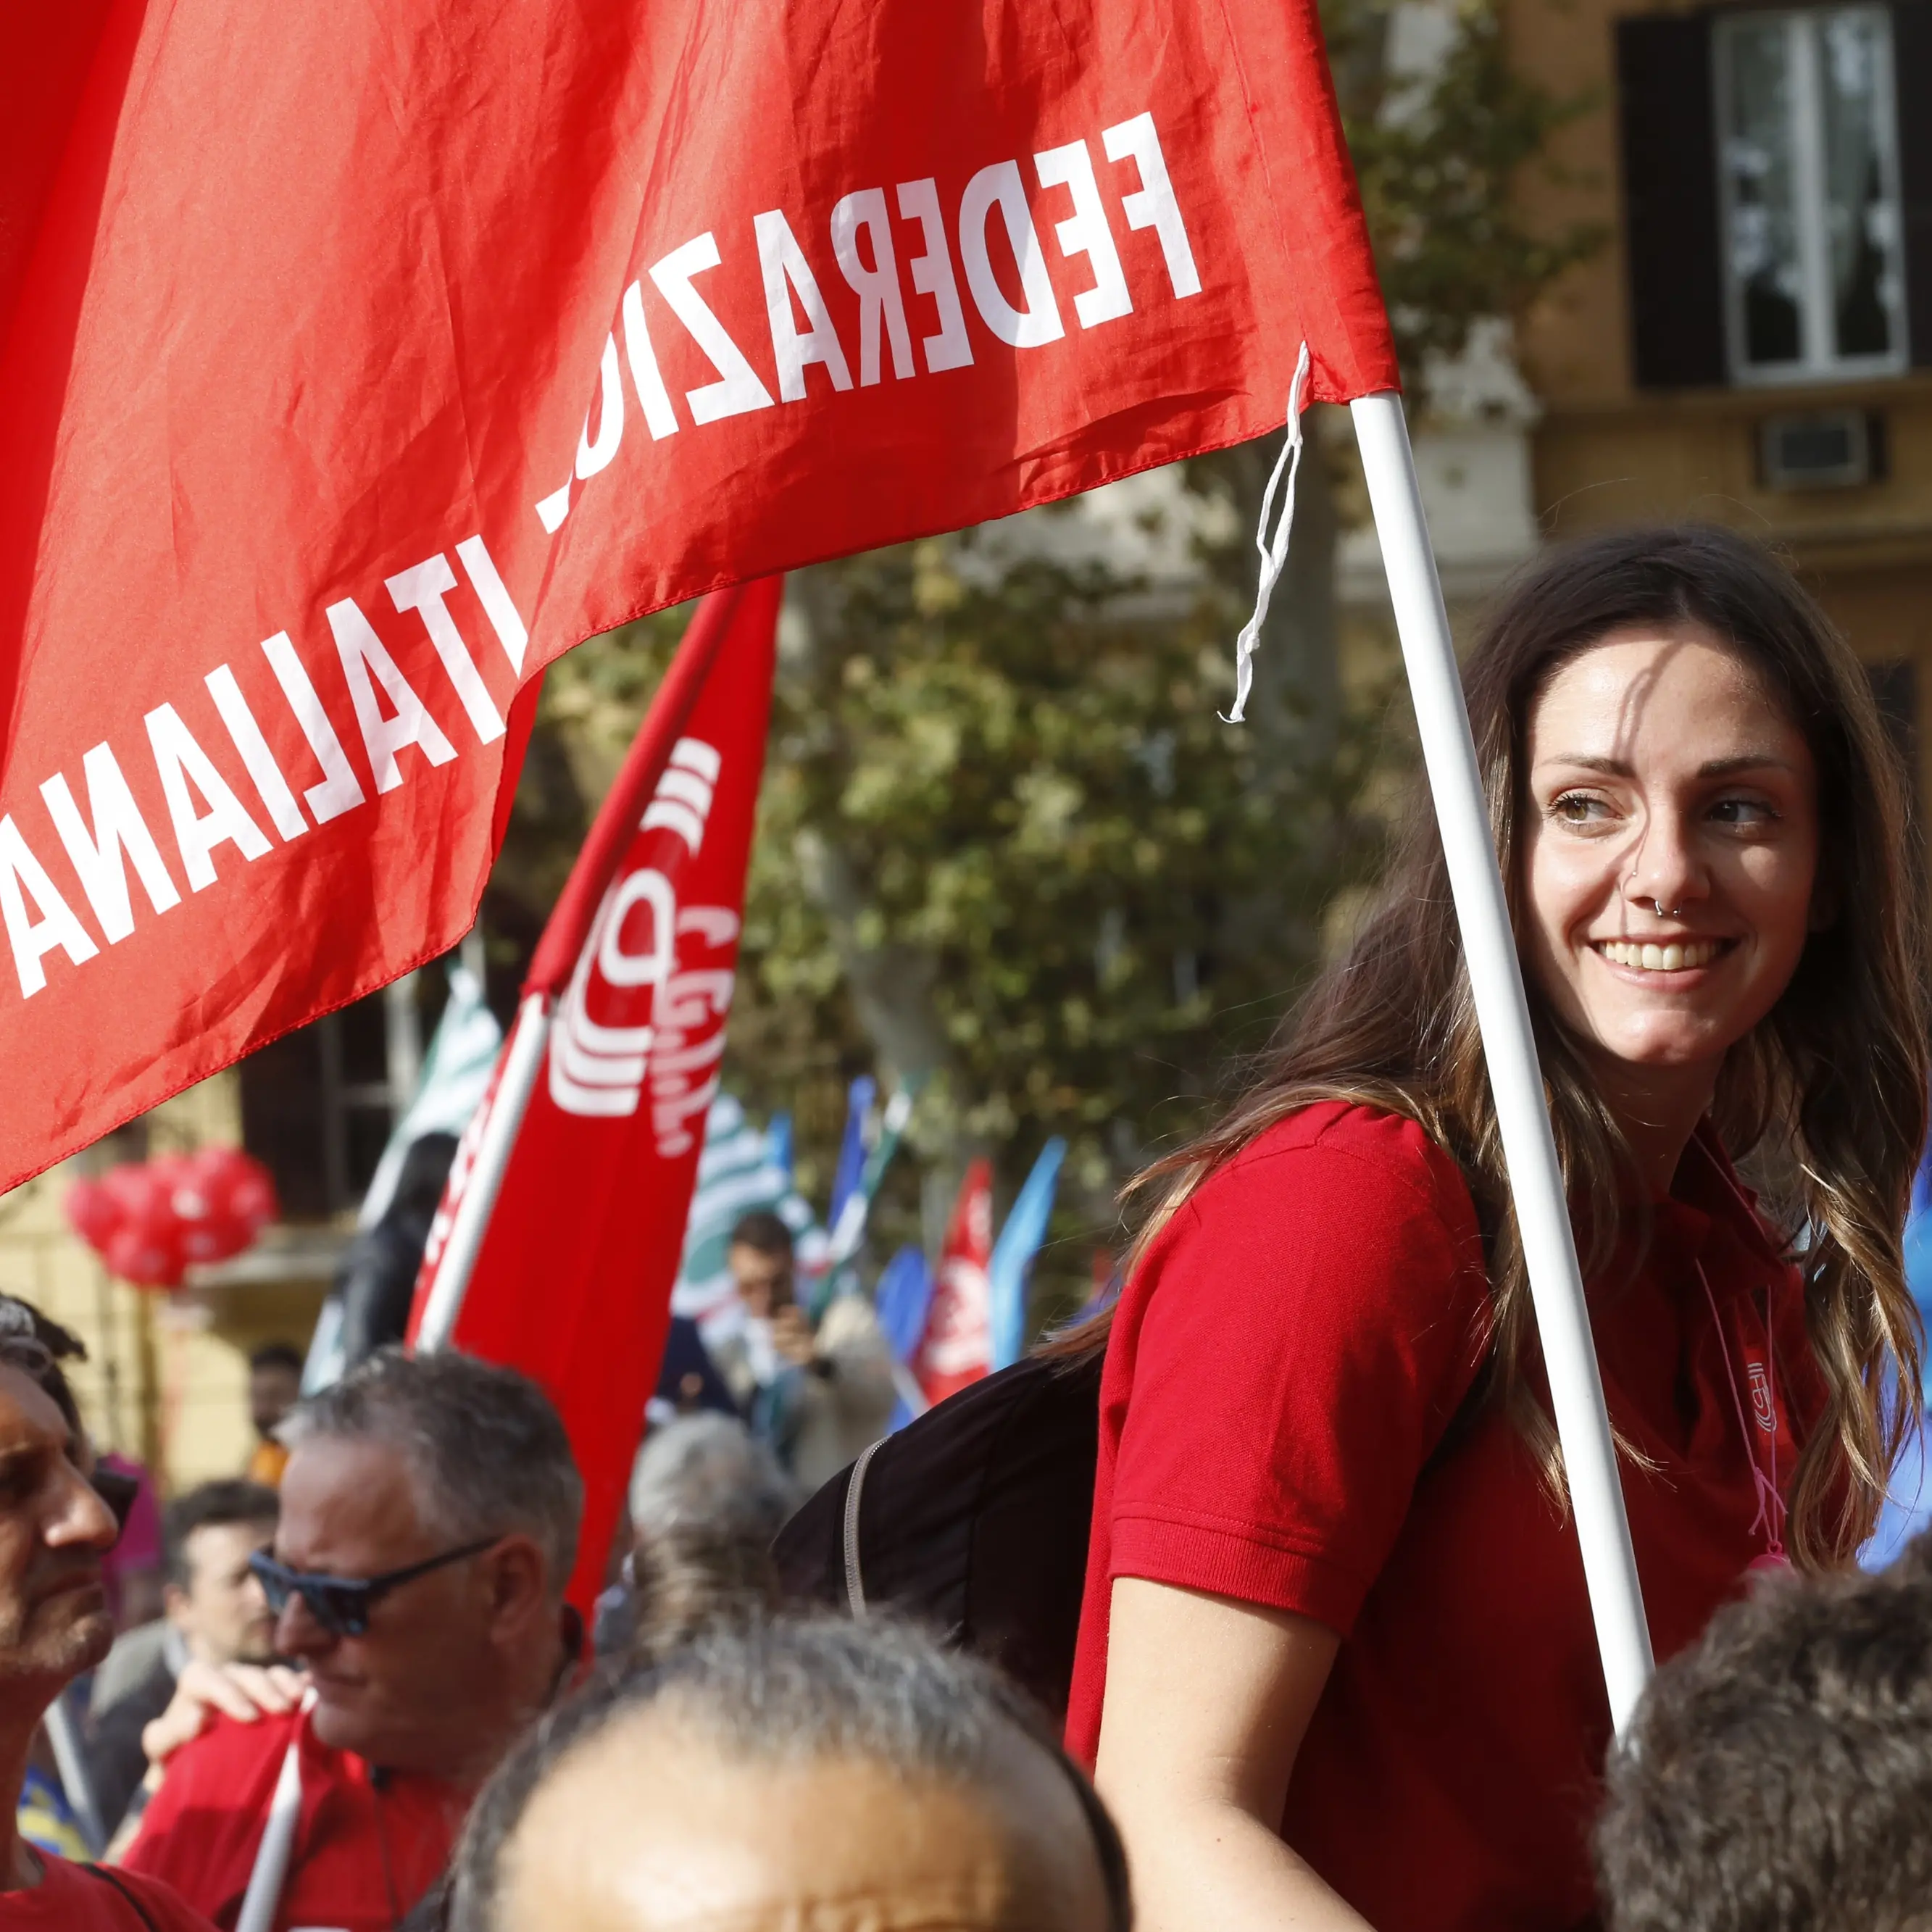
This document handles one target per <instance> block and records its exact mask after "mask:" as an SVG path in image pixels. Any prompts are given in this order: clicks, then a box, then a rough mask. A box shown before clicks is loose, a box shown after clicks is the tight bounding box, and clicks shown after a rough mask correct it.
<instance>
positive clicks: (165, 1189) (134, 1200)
mask: <svg viewBox="0 0 1932 1932" xmlns="http://www.w3.org/2000/svg"><path fill="white" fill-rule="evenodd" d="M101 1187H102V1189H103V1190H104V1192H105V1193H107V1195H108V1196H110V1198H111V1199H112V1200H113V1202H114V1204H115V1206H116V1207H118V1208H119V1209H120V1211H121V1219H122V1220H124V1221H130V1222H136V1221H147V1220H152V1219H153V1218H154V1217H155V1216H157V1215H160V1214H167V1213H169V1211H170V1202H169V1195H170V1194H171V1193H172V1189H170V1188H169V1186H168V1184H167V1183H166V1181H163V1179H162V1178H161V1177H160V1175H157V1174H154V1173H153V1172H151V1171H150V1169H148V1168H147V1167H145V1166H139V1165H137V1164H136V1163H134V1162H133V1161H124V1162H122V1163H121V1165H120V1166H118V1167H110V1169H108V1170H107V1172H106V1173H105V1174H104V1175H102V1176H101Z"/></svg>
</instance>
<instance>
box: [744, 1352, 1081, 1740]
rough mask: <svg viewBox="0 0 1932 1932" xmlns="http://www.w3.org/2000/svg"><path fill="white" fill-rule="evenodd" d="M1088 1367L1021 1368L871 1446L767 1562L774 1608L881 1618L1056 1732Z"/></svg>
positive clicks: (1069, 1670)
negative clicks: (907, 1622) (960, 1654)
mask: <svg viewBox="0 0 1932 1932" xmlns="http://www.w3.org/2000/svg"><path fill="white" fill-rule="evenodd" d="M1101 1362H1102V1355H1101V1353H1100V1352H1099V1351H1095V1352H1094V1353H1092V1354H1091V1355H1088V1356H1086V1357H1085V1358H1079V1359H1076V1360H1067V1359H1065V1358H1050V1357H1049V1358H1041V1357H1038V1356H1034V1357H1031V1358H1028V1359H1027V1360H1025V1361H1019V1362H1016V1363H1015V1364H1013V1367H1010V1368H1007V1369H1002V1370H1000V1372H999V1373H998V1374H997V1375H992V1376H987V1377H986V1378H985V1379H983V1381H980V1382H973V1383H971V1384H969V1385H968V1386H967V1387H966V1388H963V1389H962V1390H961V1391H959V1393H958V1394H956V1395H953V1396H949V1397H947V1400H945V1401H944V1402H942V1403H939V1404H938V1405H937V1406H935V1407H934V1408H932V1409H928V1410H927V1411H926V1413H925V1414H924V1415H922V1416H919V1417H918V1418H916V1420H914V1421H912V1422H910V1423H908V1424H907V1426H906V1427H904V1428H903V1429H901V1430H899V1431H898V1433H896V1434H895V1435H892V1436H886V1437H885V1438H884V1439H883V1440H881V1441H880V1442H874V1444H873V1445H871V1448H868V1449H867V1450H866V1451H865V1452H864V1453H863V1454H862V1455H860V1456H859V1458H858V1459H857V1460H856V1461H855V1462H853V1463H851V1464H850V1466H848V1467H847V1468H845V1469H841V1471H840V1472H838V1475H835V1476H834V1477H833V1478H832V1479H831V1481H829V1482H828V1483H826V1484H825V1485H824V1487H823V1488H822V1489H820V1490H818V1491H817V1493H816V1494H814V1496H811V1498H810V1499H808V1501H807V1502H805V1505H804V1506H803V1507H802V1508H800V1509H799V1511H798V1513H797V1514H796V1515H795V1516H793V1517H792V1519H791V1520H790V1522H789V1523H787V1524H786V1525H785V1526H784V1529H782V1530H781V1531H780V1532H778V1539H777V1541H775V1543H774V1544H773V1545H772V1556H773V1557H774V1559H775V1561H776V1562H777V1565H778V1575H779V1580H780V1582H781V1584H782V1586H783V1588H784V1594H785V1595H786V1596H787V1598H792V1599H793V1600H795V1601H805V1602H808V1603H814V1604H820V1605H829V1606H831V1607H834V1608H835V1609H838V1610H844V1611H847V1613H850V1615H852V1616H865V1615H866V1614H867V1613H868V1612H869V1611H872V1610H877V1609H880V1608H881V1607H885V1606H888V1605H889V1606H890V1607H891V1608H892V1610H895V1611H896V1612H898V1613H901V1614H902V1615H904V1616H910V1617H913V1618H915V1619H917V1620H919V1622H922V1623H925V1624H926V1625H929V1627H931V1628H934V1629H935V1630H937V1631H938V1632H939V1633H940V1634H941V1635H942V1636H943V1637H944V1639H945V1640H946V1641H947V1642H948V1643H954V1644H956V1645H958V1646H959V1648H961V1649H963V1650H966V1651H968V1652H971V1653H973V1654H974V1655H976V1656H979V1657H983V1658H986V1660H987V1661H989V1663H991V1664H995V1665H996V1666H998V1668H999V1669H1001V1670H1003V1671H1004V1672H1005V1673H1006V1674H1007V1676H1009V1677H1010V1678H1012V1679H1013V1680H1014V1681H1015V1682H1016V1683H1018V1684H1019V1685H1022V1686H1023V1687H1024V1688H1025V1689H1026V1690H1027V1691H1030V1692H1031V1694H1032V1695H1033V1696H1034V1698H1035V1699H1037V1700H1038V1702H1039V1703H1040V1704H1041V1705H1042V1706H1044V1707H1045V1708H1046V1709H1047V1710H1048V1711H1049V1712H1052V1713H1053V1714H1054V1715H1055V1716H1056V1717H1058V1718H1064V1716H1065V1715H1066V1712H1067V1697H1068V1693H1069V1691H1070V1687H1071V1685H1072V1683H1073V1649H1074V1644H1075V1642H1076V1639H1077V1638H1078V1637H1079V1632H1080V1601H1081V1597H1082V1593H1083V1592H1084V1591H1085V1587H1086V1580H1087V1544H1088V1534H1089V1532H1090V1530H1091V1526H1092V1523H1093V1514H1094V1471H1095V1467H1096V1465H1097V1462H1098V1460H1099V1457H1100V1369H1101Z"/></svg>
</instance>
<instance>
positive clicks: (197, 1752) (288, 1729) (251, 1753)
mask: <svg viewBox="0 0 1932 1932" xmlns="http://www.w3.org/2000/svg"><path fill="white" fill-rule="evenodd" d="M302 1721H303V1720H302V1713H301V1712H299V1711H290V1712H285V1713H284V1714H282V1715H269V1714H266V1713H265V1714H264V1715H262V1716H261V1717H259V1718H256V1719H255V1720H254V1722H253V1723H251V1724H244V1723H243V1722H242V1721H241V1720H240V1719H239V1718H230V1717H227V1716H225V1715H222V1714H221V1713H219V1712H217V1713H216V1714H215V1715H214V1716H213V1717H211V1718H210V1720H209V1721H208V1728H207V1729H206V1730H204V1731H203V1732H202V1733H201V1735H200V1736H199V1737H197V1738H196V1739H193V1740H192V1741H191V1742H189V1743H187V1744H184V1745H182V1746H181V1749H180V1750H179V1751H176V1752H175V1754H174V1756H173V1757H171V1758H169V1760H168V1767H167V1772H166V1775H165V1776H164V1777H163V1779H162V1781H161V1790H162V1792H163V1793H166V1792H168V1790H169V1787H173V1790H174V1792H175V1793H176V1794H178V1795H182V1796H185V1795H187V1794H188V1793H193V1794H195V1795H196V1796H197V1797H198V1798H199V1799H200V1800H201V1801H202V1802H205V1801H206V1800H207V1799H208V1798H210V1797H226V1796H233V1799H234V1801H235V1802H237V1803H245V1802H247V1801H248V1796H249V1794H251V1793H253V1792H254V1791H255V1790H256V1789H257V1787H258V1786H260V1784H264V1783H266V1784H273V1782H274V1781H275V1778H278V1776H280V1775H281V1767H282V1760H283V1759H284V1757H287V1754H288V1748H289V1745H290V1743H291V1742H293V1740H294V1739H296V1737H297V1736H299V1734H300V1733H301V1731H302ZM311 1750H314V1751H323V1750H326V1747H323V1746H321V1745H315V1744H314V1739H313V1733H311V1738H310V1739H309V1741H308V1745H307V1746H306V1747H305V1750H304V1752H303V1756H304V1758H305V1760H306V1759H307V1758H308V1756H309V1755H310V1754H311Z"/></svg>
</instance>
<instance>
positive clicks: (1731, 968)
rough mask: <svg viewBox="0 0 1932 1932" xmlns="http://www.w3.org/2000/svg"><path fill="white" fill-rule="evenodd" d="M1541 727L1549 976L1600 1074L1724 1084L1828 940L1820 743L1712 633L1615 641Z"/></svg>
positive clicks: (1534, 793)
mask: <svg viewBox="0 0 1932 1932" xmlns="http://www.w3.org/2000/svg"><path fill="white" fill-rule="evenodd" d="M1817 865H1818V804H1817V772H1816V770H1815V769H1814V764H1813V761H1812V757H1811V750H1810V748H1809V747H1808V745H1806V743H1805V739H1804V736H1803V735H1802V733H1800V732H1799V730H1798V728H1797V727H1796V725H1795V724H1793V723H1792V721H1790V718H1788V717H1787V715H1785V713H1784V709H1782V707H1781V706H1780V705H1779V704H1778V702H1777V701H1776V700H1775V699H1774V698H1773V697H1772V695H1771V694H1770V693H1769V691H1767V690H1766V688H1765V687H1764V685H1763V683H1762V682H1761V681H1760V679H1759V676H1758V675H1757V672H1756V671H1755V670H1754V668H1753V667H1752V666H1751V664H1750V663H1749V662H1748V661H1747V660H1746V659H1745V658H1743V657H1742V656H1740V655H1739V654H1738V653H1737V652H1735V651H1733V650H1732V649H1730V648H1729V647H1728V646H1727V645H1725V644H1724V643H1722V642H1721V640H1719V639H1718V637H1716V636H1715V634H1713V633H1712V632H1711V631H1708V630H1706V628H1704V627H1703V625H1699V624H1694V623H1677V624H1673V625H1668V626H1663V627H1654V626H1649V625H1644V626H1637V627H1632V628H1628V629H1624V630H1619V631H1612V632H1611V633H1610V634H1609V635H1608V636H1607V637H1605V638H1604V640H1603V641H1602V642H1601V643H1598V644H1596V645H1595V646H1592V648H1591V649H1588V650H1586V651H1584V652H1582V653H1580V655H1578V656H1577V657H1575V658H1572V659H1571V661H1569V662H1568V664H1565V665H1564V667H1562V669H1561V670H1559V671H1558V672H1557V673H1556V675H1555V676H1553V678H1552V679H1550V682H1549V684H1548V685H1547V687H1546V688H1545V689H1544V692H1543V694H1542V695H1541V697H1540V698H1539V699H1538V700H1537V703H1536V704H1535V707H1534V708H1533V709H1532V712H1531V713H1530V716H1529V810H1528V813H1527V816H1526V838H1525V841H1524V845H1523V867H1524V873H1523V879H1524V883H1525V885H1526V888H1527V890H1526V899H1527V901H1528V905H1529V913H1530V919H1529V928H1530V929H1529V932H1528V933H1527V934H1526V935H1525V937H1526V941H1527V952H1528V965H1529V971H1530V972H1531V974H1532V976H1533V977H1534V978H1535V981H1536V983H1537V985H1538V987H1539V988H1540V989H1541V992H1542V993H1543V995H1544V998H1547V1000H1548V1001H1550V1004H1551V1005H1552V1006H1553V1007H1554V1008H1555V1009H1556V1012H1557V1013H1559V1014H1560V1015H1561V1016H1562V1018H1563V1019H1564V1020H1565V1022H1567V1024H1568V1026H1569V1028H1570V1029H1571V1031H1572V1033H1573V1034H1574V1035H1575V1037H1577V1039H1578V1040H1580V1041H1581V1042H1582V1043H1583V1047H1584V1050H1585V1052H1586V1055H1588V1056H1589V1057H1590V1058H1592V1059H1594V1060H1595V1061H1598V1063H1599V1064H1600V1065H1601V1064H1603V1063H1605V1062H1609V1063H1615V1064H1620V1065H1621V1067H1622V1068H1624V1069H1625V1070H1639V1069H1643V1070H1652V1071H1653V1072H1654V1073H1655V1074H1657V1075H1658V1076H1668V1075H1670V1074H1676V1075H1683V1074H1688V1073H1703V1074H1704V1075H1705V1076H1708V1077H1711V1078H1715V1075H1716V1072H1717V1068H1718V1063H1719V1062H1720V1061H1721V1060H1722V1058H1723V1057H1724V1052H1725V1051H1726V1049H1727V1048H1729V1047H1730V1046H1733V1044H1734V1043H1736V1042H1737V1041H1738V1040H1741V1039H1742V1038H1743V1037H1744V1036H1745V1034H1748V1032H1749V1031H1751V1028H1753V1027H1754V1026H1755V1025H1757V1023H1758V1022H1759V1021H1760V1020H1761V1019H1763V1017H1764V1016H1765V1015H1766V1013H1769V1011H1770V1010H1771V1009H1772V1007H1773V1006H1774V1005H1775V1004H1776V1003H1777V1001H1778V995H1780V994H1781V993H1782V992H1784V989H1785V986H1786V985H1787V983H1788V982H1789V981H1790V978H1791V975H1792V974H1793V971H1795V970H1796V967H1797V965H1798V959H1799V954H1800V953H1802V952H1803V951H1804V950H1805V936H1806V934H1807V932H1808V931H1809V929H1810V926H1811V911H1812V897H1813V887H1814V883H1815V881H1816V877H1817ZM1605 1070H1606V1071H1608V1070H1609V1068H1608V1067H1606V1068H1605Z"/></svg>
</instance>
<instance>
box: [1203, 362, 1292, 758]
mask: <svg viewBox="0 0 1932 1932" xmlns="http://www.w3.org/2000/svg"><path fill="white" fill-rule="evenodd" d="M1307 394H1308V344H1307V343H1305V342H1304V344H1302V345H1301V354H1300V355H1299V356H1297V357H1296V358H1295V380H1294V381H1293V382H1292V383H1290V384H1289V387H1288V440H1287V441H1286V443H1283V445H1282V446H1281V455H1280V456H1279V457H1277V458H1276V460H1275V466H1274V475H1272V476H1271V477H1270V478H1268V488H1267V490H1265V492H1264V493H1262V520H1261V526H1260V528H1259V529H1257V530H1256V532H1255V548H1256V550H1259V552H1260V553H1261V559H1262V571H1261V580H1260V581H1259V583H1257V584H1256V586H1255V614H1254V615H1253V616H1252V617H1250V619H1248V621H1247V622H1246V623H1245V624H1244V625H1242V626H1241V635H1240V636H1239V637H1237V638H1236V639H1235V705H1234V709H1232V710H1231V711H1224V712H1222V713H1221V714H1220V715H1221V721H1222V723H1223V724H1240V723H1241V714H1242V712H1244V710H1245V709H1247V702H1248V692H1249V690H1250V688H1251V687H1252V686H1253V683H1254V681H1255V667H1254V655H1255V646H1256V644H1258V643H1259V642H1260V641H1261V634H1262V625H1263V623H1265V622H1266V621H1267V619H1268V599H1269V598H1271V597H1272V596H1273V595H1274V586H1275V585H1276V583H1277V582H1278V581H1279V580H1280V577H1281V573H1282V571H1283V567H1284V566H1285V565H1286V563H1287V562H1288V539H1289V532H1291V531H1292V529H1294V527H1295V478H1296V477H1297V476H1298V475H1300V473H1301V444H1302V436H1301V412H1302V408H1303V406H1304V402H1305V401H1306V400H1307ZM1284 473H1285V474H1286V477H1287V479H1288V481H1287V487H1286V488H1283V485H1282V478H1283V475H1284ZM1276 490H1281V493H1282V497H1281V520H1280V522H1279V523H1277V524H1276V525H1275V526H1274V535H1273V536H1272V537H1271V536H1270V535H1268V518H1269V517H1270V516H1271V514H1273V512H1274V496H1275V492H1276Z"/></svg>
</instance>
